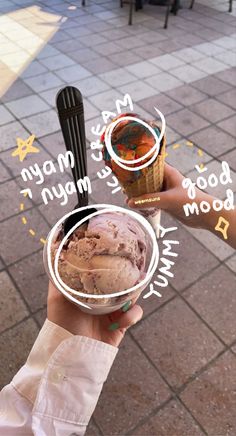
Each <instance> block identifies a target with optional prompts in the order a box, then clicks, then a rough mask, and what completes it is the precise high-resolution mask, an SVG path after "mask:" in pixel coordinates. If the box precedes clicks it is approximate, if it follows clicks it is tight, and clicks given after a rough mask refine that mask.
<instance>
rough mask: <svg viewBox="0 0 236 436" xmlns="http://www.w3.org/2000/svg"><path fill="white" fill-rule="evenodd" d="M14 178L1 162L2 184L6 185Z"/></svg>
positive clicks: (0, 179) (0, 174)
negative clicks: (5, 183)
mask: <svg viewBox="0 0 236 436" xmlns="http://www.w3.org/2000/svg"><path fill="white" fill-rule="evenodd" d="M11 178H12V176H11V174H10V173H9V171H7V169H6V168H5V166H4V165H3V164H2V161H0V183H4V182H6V181H7V180H10V179H11Z"/></svg>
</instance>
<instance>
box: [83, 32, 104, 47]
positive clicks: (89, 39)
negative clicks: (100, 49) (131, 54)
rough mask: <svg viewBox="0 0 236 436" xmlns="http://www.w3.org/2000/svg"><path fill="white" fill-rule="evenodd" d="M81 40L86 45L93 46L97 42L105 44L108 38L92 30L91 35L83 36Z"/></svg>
mask: <svg viewBox="0 0 236 436" xmlns="http://www.w3.org/2000/svg"><path fill="white" fill-rule="evenodd" d="M79 41H80V42H82V44H84V45H85V46H87V47H91V48H93V47H94V46H95V45H97V44H103V43H104V44H105V43H106V42H107V38H104V36H101V35H99V33H96V34H93V33H92V32H91V33H90V35H85V36H81V37H80V39H79Z"/></svg>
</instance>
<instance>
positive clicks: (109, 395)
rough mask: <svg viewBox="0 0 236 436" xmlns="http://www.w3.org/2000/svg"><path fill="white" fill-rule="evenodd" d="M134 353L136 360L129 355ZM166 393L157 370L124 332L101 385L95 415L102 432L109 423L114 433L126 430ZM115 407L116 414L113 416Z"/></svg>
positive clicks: (166, 389) (156, 404)
mask: <svg viewBox="0 0 236 436" xmlns="http://www.w3.org/2000/svg"><path fill="white" fill-rule="evenodd" d="M133 355H135V356H136V358H135V360H132V359H131V356H133ZM144 374H145V378H144V377H143V375H144ZM169 395H170V392H169V389H168V388H167V386H166V384H165V383H164V382H163V381H162V379H161V377H160V376H159V374H158V373H157V371H156V370H155V369H154V368H153V366H152V365H151V364H150V363H149V361H148V360H147V358H146V357H145V356H144V355H143V354H142V352H141V351H140V350H139V348H138V347H137V345H135V343H134V342H133V340H132V339H131V338H129V337H128V336H126V338H125V340H124V341H123V344H122V347H121V349H120V351H119V354H118V356H117V358H116V360H115V362H114V364H113V366H112V369H111V372H110V375H109V377H108V381H107V383H106V384H105V386H104V388H103V391H102V394H101V397H100V399H99V401H98V405H97V407H96V410H95V413H94V419H95V421H96V423H97V424H98V425H99V428H101V430H102V432H103V433H104V434H107V435H108V434H110V429H111V426H112V434H113V435H118V434H125V433H126V432H128V431H129V430H130V429H131V428H132V427H133V426H134V425H136V424H137V423H138V422H139V420H141V419H142V418H144V417H145V416H147V415H148V414H149V413H150V412H151V411H152V410H153V409H155V408H156V407H157V406H158V405H159V404H161V403H162V402H164V401H165V400H166V399H167V398H168V397H169ZM124 398H125V399H126V400H125V402H124ZM114 408H116V410H117V413H118V415H119V419H116V420H114ZM130 410H132V414H131V413H130Z"/></svg>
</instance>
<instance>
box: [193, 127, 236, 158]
mask: <svg viewBox="0 0 236 436" xmlns="http://www.w3.org/2000/svg"><path fill="white" fill-rule="evenodd" d="M189 139H190V140H191V141H192V142H193V143H194V144H196V145H198V146H199V147H200V148H203V150H205V151H206V152H207V153H211V154H212V155H213V156H215V157H217V156H219V155H220V154H222V153H226V152H227V151H228V150H231V149H232V148H234V146H235V140H234V138H232V136H230V135H228V134H227V133H225V132H223V131H222V130H221V129H220V128H219V127H216V126H210V127H207V128H206V129H203V130H201V131H200V132H196V133H194V134H193V135H191V136H190V138H189Z"/></svg>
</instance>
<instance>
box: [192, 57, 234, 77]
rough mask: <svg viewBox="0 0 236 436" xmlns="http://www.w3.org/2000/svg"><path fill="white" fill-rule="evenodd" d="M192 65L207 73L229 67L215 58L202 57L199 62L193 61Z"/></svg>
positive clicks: (213, 72)
mask: <svg viewBox="0 0 236 436" xmlns="http://www.w3.org/2000/svg"><path fill="white" fill-rule="evenodd" d="M192 66H193V67H197V68H199V70H201V71H204V72H205V73H207V74H216V73H218V72H219V71H224V70H225V69H227V65H225V64H223V62H220V61H218V60H217V59H214V58H204V59H200V60H199V61H197V62H193V63H192Z"/></svg>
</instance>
